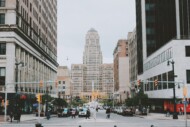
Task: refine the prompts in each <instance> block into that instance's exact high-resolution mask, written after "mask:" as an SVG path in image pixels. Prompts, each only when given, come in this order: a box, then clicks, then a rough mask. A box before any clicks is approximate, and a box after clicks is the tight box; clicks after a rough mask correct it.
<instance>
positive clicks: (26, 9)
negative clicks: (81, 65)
mask: <svg viewBox="0 0 190 127" xmlns="http://www.w3.org/2000/svg"><path fill="white" fill-rule="evenodd" d="M0 47H1V49H0V52H1V53H0V58H1V60H0V71H1V76H0V78H1V83H0V87H1V89H0V90H1V91H4V90H3V88H4V86H5V83H7V84H9V83H13V84H10V85H11V86H10V87H9V89H7V91H8V92H10V93H14V92H15V88H14V86H15V84H14V82H39V81H40V80H42V81H44V82H45V81H49V80H51V81H55V79H56V73H57V66H58V63H57V1H56V0H54V1H51V0H41V1H38V0H0ZM17 67H18V69H17ZM26 85H27V84H26ZM30 85H31V84H30ZM19 87H20V86H19ZM18 89H20V88H18Z"/></svg>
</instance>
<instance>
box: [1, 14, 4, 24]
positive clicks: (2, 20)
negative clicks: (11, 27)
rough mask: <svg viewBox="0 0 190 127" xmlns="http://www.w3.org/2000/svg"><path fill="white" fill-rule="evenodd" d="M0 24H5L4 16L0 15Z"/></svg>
mask: <svg viewBox="0 0 190 127" xmlns="http://www.w3.org/2000/svg"><path fill="white" fill-rule="evenodd" d="M0 24H5V14H2V13H1V14H0Z"/></svg>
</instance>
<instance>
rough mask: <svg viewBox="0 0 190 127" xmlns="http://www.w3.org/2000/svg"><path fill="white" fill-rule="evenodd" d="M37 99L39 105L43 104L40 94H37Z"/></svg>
mask: <svg viewBox="0 0 190 127" xmlns="http://www.w3.org/2000/svg"><path fill="white" fill-rule="evenodd" d="M36 98H37V101H38V102H39V103H41V102H42V96H41V95H40V94H37V96H36Z"/></svg>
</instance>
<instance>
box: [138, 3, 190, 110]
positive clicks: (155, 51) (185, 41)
mask: <svg viewBox="0 0 190 127" xmlns="http://www.w3.org/2000/svg"><path fill="white" fill-rule="evenodd" d="M189 6H190V2H189V1H188V0H154V1H153V0H136V14H137V15H136V16H137V17H136V24H137V27H136V33H137V58H138V60H137V61H138V79H141V81H143V83H142V84H144V85H143V90H144V91H145V93H146V94H148V97H149V99H150V102H151V103H152V105H153V106H152V107H154V110H159V111H163V110H166V108H167V107H165V106H164V105H165V103H168V102H170V101H172V98H173V96H174V93H173V87H175V89H176V98H178V99H179V100H180V99H182V98H183V87H184V86H185V85H187V88H188V90H190V86H189V70H190V66H189V64H188V63H189V62H188V61H189V60H190V59H189V55H188V52H189V51H188V49H189V46H190V41H189V40H190V32H189V30H190V22H189V21H190V13H189V12H190V10H189ZM168 61H170V62H169V63H170V66H167V65H168ZM171 61H174V73H175V75H177V77H176V76H174V75H173V68H172V65H171ZM156 79H157V80H158V81H160V82H159V83H158V85H157V86H155V85H154V83H153V82H154V80H156ZM172 82H175V83H172ZM189 97H190V94H189V93H188V95H187V98H189ZM155 100H156V101H155ZM156 106H157V107H156Z"/></svg>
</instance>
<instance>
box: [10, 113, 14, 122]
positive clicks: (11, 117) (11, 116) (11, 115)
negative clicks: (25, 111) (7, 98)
mask: <svg viewBox="0 0 190 127" xmlns="http://www.w3.org/2000/svg"><path fill="white" fill-rule="evenodd" d="M10 119H11V122H12V120H13V111H10Z"/></svg>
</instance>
